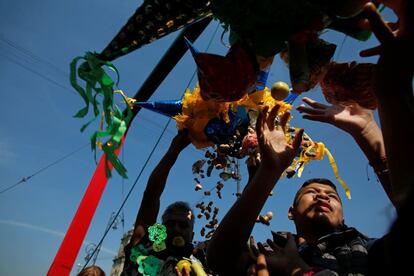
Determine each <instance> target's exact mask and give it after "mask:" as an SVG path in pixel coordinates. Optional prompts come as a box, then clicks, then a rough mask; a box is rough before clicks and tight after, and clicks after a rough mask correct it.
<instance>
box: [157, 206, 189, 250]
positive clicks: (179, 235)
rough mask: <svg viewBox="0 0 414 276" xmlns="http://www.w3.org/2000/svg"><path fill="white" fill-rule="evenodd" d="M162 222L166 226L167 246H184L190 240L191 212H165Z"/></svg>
mask: <svg viewBox="0 0 414 276" xmlns="http://www.w3.org/2000/svg"><path fill="white" fill-rule="evenodd" d="M163 224H164V225H165V227H167V240H166V242H167V246H171V245H172V246H174V247H184V246H185V245H186V244H188V243H191V242H192V240H193V236H194V232H193V227H194V222H193V221H192V220H191V212H188V213H183V212H177V213H169V214H166V215H165V216H164V222H163Z"/></svg>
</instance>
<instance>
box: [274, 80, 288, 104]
mask: <svg viewBox="0 0 414 276" xmlns="http://www.w3.org/2000/svg"><path fill="white" fill-rule="evenodd" d="M270 91H271V93H272V97H273V99H275V100H277V101H282V100H283V99H285V98H286V97H287V95H288V94H289V85H287V83H286V82H283V81H278V82H275V83H274V84H273V85H272V88H271V90H270Z"/></svg>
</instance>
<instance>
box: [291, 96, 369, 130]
mask: <svg viewBox="0 0 414 276" xmlns="http://www.w3.org/2000/svg"><path fill="white" fill-rule="evenodd" d="M302 100H303V101H304V102H305V103H306V104H308V105H309V107H308V106H304V105H301V106H299V107H298V108H297V110H298V111H299V112H300V113H305V115H303V118H304V119H308V120H312V121H319V122H324V123H328V124H331V125H334V126H336V127H338V128H340V129H342V130H344V131H346V132H348V133H350V134H351V135H353V134H358V133H361V132H363V131H364V130H365V129H367V128H368V127H369V126H370V124H372V123H375V122H374V116H373V114H372V111H371V110H369V109H365V108H363V107H361V106H360V105H358V104H357V103H355V104H353V105H348V106H340V105H325V104H321V103H319V102H317V101H314V100H312V99H310V98H307V97H305V98H303V99H302Z"/></svg>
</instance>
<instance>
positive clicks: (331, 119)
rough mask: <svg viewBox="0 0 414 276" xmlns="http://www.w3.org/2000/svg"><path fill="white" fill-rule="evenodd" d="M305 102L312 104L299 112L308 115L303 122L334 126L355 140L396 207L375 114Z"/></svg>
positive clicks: (306, 100)
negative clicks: (308, 121) (316, 122)
mask: <svg viewBox="0 0 414 276" xmlns="http://www.w3.org/2000/svg"><path fill="white" fill-rule="evenodd" d="M302 100H303V101H304V102H305V103H306V104H308V106H304V105H301V106H299V107H298V108H297V110H298V111H299V112H301V113H305V115H303V118H305V119H308V120H312V121H319V122H324V123H328V124H331V125H334V126H336V127H337V128H340V129H342V130H343V131H345V132H346V133H348V134H350V135H351V136H352V137H353V138H354V140H355V141H356V142H357V144H358V145H359V147H360V148H361V150H362V151H363V152H364V154H365V156H366V157H367V159H368V162H369V163H370V164H371V166H372V167H373V168H374V171H375V172H376V173H377V176H378V179H379V180H380V182H381V184H382V187H383V188H384V190H385V192H386V193H387V195H388V197H389V199H390V200H391V202H393V203H394V198H393V194H392V189H391V182H390V177H389V174H388V173H387V171H386V167H384V164H385V162H386V161H385V160H386V154H385V147H384V139H383V137H382V133H381V129H380V128H379V127H378V125H377V123H376V122H375V120H374V116H373V113H372V111H371V110H369V109H365V108H363V107H361V106H359V105H358V104H353V105H349V106H337V105H325V104H321V103H319V102H316V101H314V100H312V99H310V98H307V97H305V98H303V99H302Z"/></svg>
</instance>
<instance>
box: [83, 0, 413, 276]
mask: <svg viewBox="0 0 414 276" xmlns="http://www.w3.org/2000/svg"><path fill="white" fill-rule="evenodd" d="M377 2H381V3H383V4H384V5H386V6H388V7H389V8H391V9H392V10H393V11H394V12H395V14H396V15H397V17H398V22H397V23H389V22H385V21H384V20H383V19H382V17H381V15H380V13H379V12H378V10H377V6H376V5H374V3H371V2H369V3H367V4H366V6H365V8H364V14H365V17H366V19H365V21H363V22H361V25H363V26H365V27H366V28H369V29H370V30H371V31H372V32H373V33H374V34H375V36H376V37H377V39H378V41H379V42H380V45H379V46H378V47H375V48H372V49H367V50H364V51H362V52H361V56H363V57H368V56H372V55H379V59H378V62H377V66H376V70H375V75H374V78H373V80H372V82H373V87H374V91H375V96H376V98H377V101H378V114H379V119H380V126H378V125H377V123H376V122H375V120H374V115H373V111H371V110H368V109H365V108H363V107H361V106H359V105H358V104H353V105H349V106H339V105H327V104H323V103H319V102H317V101H314V100H312V99H311V98H308V97H304V98H303V99H302V100H303V102H304V103H305V104H306V105H301V106H299V107H298V108H297V110H298V111H299V112H300V113H302V114H303V117H304V118H305V119H309V120H313V121H319V122H322V123H328V124H331V125H333V126H334V127H337V128H339V129H341V130H343V131H344V132H346V133H348V134H350V135H351V136H352V137H353V139H354V140H355V142H356V143H357V145H358V146H359V148H360V149H361V151H362V152H363V153H364V154H365V156H366V158H367V161H368V162H369V164H370V165H371V166H372V167H373V169H374V171H375V172H376V174H377V177H378V179H379V182H380V184H381V185H382V187H383V189H384V192H385V193H386V195H387V196H388V198H389V199H390V201H391V202H392V203H393V205H394V206H395V208H396V210H397V219H396V221H395V222H394V223H393V225H392V227H391V229H390V231H389V233H388V234H386V235H385V236H383V237H381V238H377V239H373V238H368V237H366V236H365V235H364V234H362V233H360V232H359V231H358V230H357V229H356V228H354V227H350V226H348V225H346V224H345V219H344V215H343V209H342V201H341V198H340V196H339V195H338V192H337V190H336V186H335V185H334V183H332V182H331V181H330V180H328V179H325V178H313V179H309V180H307V181H306V182H305V183H304V184H303V185H302V186H301V188H300V189H299V190H298V191H297V193H296V195H295V197H294V199H293V200H292V205H291V207H290V208H289V210H288V219H289V220H291V221H293V223H294V225H295V228H296V233H295V234H293V233H288V232H272V234H273V235H272V237H269V239H267V240H266V241H265V242H258V243H257V244H255V242H254V241H253V240H252V239H251V233H252V230H253V227H254V225H255V222H256V218H257V217H258V215H259V214H260V211H261V210H262V208H263V206H264V204H265V203H266V200H267V199H268V195H269V194H270V192H271V191H272V190H273V189H274V188H275V186H276V184H277V182H278V180H279V178H280V177H281V175H282V174H283V172H284V171H285V170H286V169H287V167H288V166H289V165H290V164H291V162H292V160H293V158H294V157H295V154H296V152H297V150H298V148H299V147H300V145H301V140H302V134H303V130H299V131H297V133H296V135H295V138H294V141H293V142H292V143H287V142H286V139H285V133H284V131H285V129H286V128H285V125H286V123H287V121H288V118H289V115H290V114H289V112H286V113H285V114H284V115H283V116H282V118H278V120H276V115H277V114H278V109H279V108H280V107H279V106H278V105H276V106H275V107H274V108H272V109H271V110H269V108H264V110H263V111H262V112H261V113H260V115H259V117H258V119H257V124H256V132H257V137H258V144H259V149H260V162H257V163H255V168H253V169H252V168H249V172H251V175H250V177H249V182H248V184H247V185H246V188H245V190H244V191H243V193H242V194H241V196H240V197H239V198H238V199H237V201H236V202H235V203H234V204H233V206H232V207H231V208H230V210H229V211H228V212H227V214H226V215H225V216H224V218H223V219H222V221H221V222H220V224H219V226H218V228H217V229H216V231H215V233H214V234H213V236H212V238H211V240H209V242H208V245H207V246H205V247H200V248H195V247H194V246H193V243H192V240H193V236H194V232H193V227H194V213H193V211H192V210H191V208H190V206H189V205H188V204H187V203H185V202H181V201H180V202H174V203H172V204H171V205H169V206H168V207H167V208H166V210H165V211H164V212H163V215H162V224H163V225H164V226H165V227H166V229H165V231H166V234H167V235H166V239H165V241H163V242H160V243H157V245H160V246H161V247H162V249H163V250H158V249H157V247H155V246H154V244H153V241H154V238H151V237H150V234H149V233H148V232H149V231H148V228H149V227H150V226H152V225H154V224H155V223H156V221H157V216H158V213H159V211H160V197H161V195H162V193H163V190H164V187H165V185H166V183H167V178H168V174H169V172H170V170H171V169H172V167H173V165H174V163H175V161H176V160H177V158H178V156H179V154H180V153H181V151H182V150H183V149H184V148H185V147H186V146H187V145H189V143H190V140H189V138H188V137H187V134H186V133H185V131H184V132H179V133H178V135H177V136H176V137H175V138H174V139H173V140H172V142H171V145H170V147H169V149H168V151H167V152H166V154H165V155H164V157H163V158H162V159H161V161H160V162H159V164H158V165H157V166H156V168H155V169H154V171H153V172H152V174H151V176H150V178H149V180H148V184H147V186H146V190H145V192H144V195H143V199H142V202H141V204H140V208H139V211H138V214H137V218H136V222H135V227H134V230H133V235H132V238H131V240H130V242H129V244H128V245H127V246H126V248H125V256H126V261H125V264H124V270H123V272H122V275H141V274H142V275H146V272H145V271H144V270H145V265H150V262H147V263H145V262H144V261H143V260H145V259H146V258H148V256H155V257H156V258H157V260H158V262H157V263H156V264H155V265H153V266H155V267H156V268H157V269H158V271H159V272H158V274H157V275H207V274H213V275H262V276H264V275H306V276H310V275H318V276H322V275H402V272H403V271H410V260H408V258H409V254H408V253H406V252H405V251H404V250H401V248H402V247H406V248H410V247H411V246H412V245H413V244H412V243H413V242H412V241H411V239H410V233H409V229H410V227H408V219H409V216H410V215H411V214H412V211H413V202H414V201H413V200H412V199H414V191H413V185H414V175H413V174H411V162H410V161H411V156H414V148H412V147H411V146H410V145H411V143H410V142H411V138H412V137H414V128H413V126H414V95H413V73H414V54H413V51H412V49H414V42H413V28H414V24H413V20H414V19H413V17H412V15H413V14H414V13H413V11H414V2H413V1H410V0H384V1H377ZM402 126H404V127H402ZM240 214H243V215H240ZM249 241H250V242H249ZM140 246H141V247H140ZM137 250H138V251H139V250H141V251H140V252H141V253H140V254H141V255H140V254H138V255H136V252H137ZM143 252H144V253H143ZM132 255H133V256H134V257H133V258H132V257H131V256H132ZM144 255H145V256H144ZM140 256H141V257H140ZM142 256H143V257H142ZM140 258H141V259H140ZM137 260H138V261H137ZM147 260H148V259H147ZM183 260H184V261H185V260H187V261H189V262H188V263H185V262H182V261H183ZM194 263H197V264H199V267H201V268H202V269H201V270H200V269H197V268H196V267H194V266H193V264H194ZM192 266H193V267H192ZM143 271H144V272H143ZM79 275H102V274H79Z"/></svg>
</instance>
